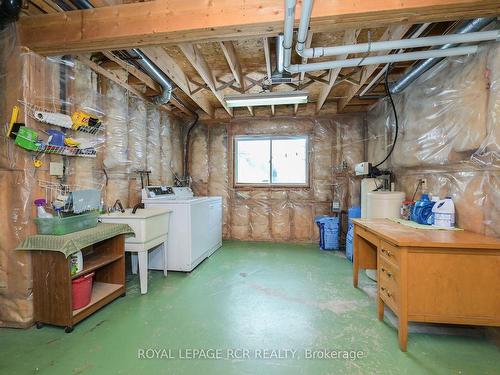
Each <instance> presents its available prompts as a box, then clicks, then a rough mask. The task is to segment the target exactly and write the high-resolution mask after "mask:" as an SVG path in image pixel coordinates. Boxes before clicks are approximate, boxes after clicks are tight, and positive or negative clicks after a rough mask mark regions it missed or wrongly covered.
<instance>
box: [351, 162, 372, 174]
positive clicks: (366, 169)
mask: <svg viewBox="0 0 500 375" xmlns="http://www.w3.org/2000/svg"><path fill="white" fill-rule="evenodd" d="M371 167H372V165H371V163H368V162H367V161H365V162H363V163H359V164H356V165H355V166H354V173H356V176H365V175H367V174H370V169H371Z"/></svg>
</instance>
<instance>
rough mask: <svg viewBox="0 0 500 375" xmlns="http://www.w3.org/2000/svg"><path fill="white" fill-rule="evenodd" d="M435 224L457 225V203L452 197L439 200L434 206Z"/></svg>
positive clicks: (442, 226)
mask: <svg viewBox="0 0 500 375" xmlns="http://www.w3.org/2000/svg"><path fill="white" fill-rule="evenodd" d="M432 213H433V215H434V224H433V225H434V226H436V227H441V228H453V227H454V226H455V204H454V203H453V200H452V199H451V197H446V198H444V199H441V200H438V201H437V202H436V203H434V206H433V207H432Z"/></svg>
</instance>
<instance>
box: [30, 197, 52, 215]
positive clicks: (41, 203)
mask: <svg viewBox="0 0 500 375" xmlns="http://www.w3.org/2000/svg"><path fill="white" fill-rule="evenodd" d="M34 203H35V206H36V207H37V212H38V213H37V215H38V217H39V218H41V219H48V218H51V217H53V216H52V214H51V213H49V212H47V211H45V208H44V206H45V205H46V204H47V201H46V200H45V199H43V198H39V199H35V202H34Z"/></svg>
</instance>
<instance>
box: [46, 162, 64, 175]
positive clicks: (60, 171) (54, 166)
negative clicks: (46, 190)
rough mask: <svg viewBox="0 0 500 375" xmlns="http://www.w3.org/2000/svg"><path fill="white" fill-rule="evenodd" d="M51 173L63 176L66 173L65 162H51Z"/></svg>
mask: <svg viewBox="0 0 500 375" xmlns="http://www.w3.org/2000/svg"><path fill="white" fill-rule="evenodd" d="M49 173H50V175H51V176H63V175H64V164H63V163H56V162H50V168H49Z"/></svg>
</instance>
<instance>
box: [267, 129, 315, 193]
mask: <svg viewBox="0 0 500 375" xmlns="http://www.w3.org/2000/svg"><path fill="white" fill-rule="evenodd" d="M272 155H273V159H272V165H273V168H272V183H273V184H305V183H306V182H307V139H306V138H294V139H273V141H272Z"/></svg>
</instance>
